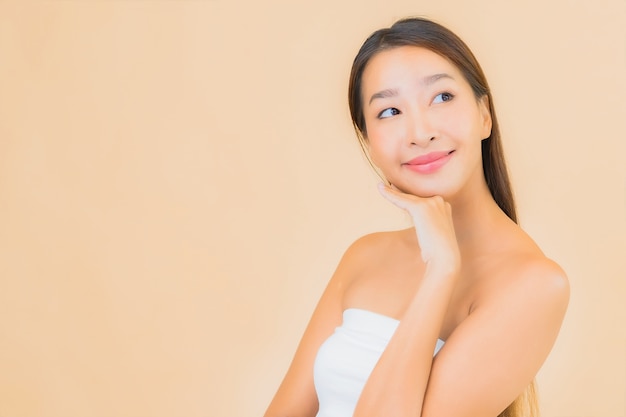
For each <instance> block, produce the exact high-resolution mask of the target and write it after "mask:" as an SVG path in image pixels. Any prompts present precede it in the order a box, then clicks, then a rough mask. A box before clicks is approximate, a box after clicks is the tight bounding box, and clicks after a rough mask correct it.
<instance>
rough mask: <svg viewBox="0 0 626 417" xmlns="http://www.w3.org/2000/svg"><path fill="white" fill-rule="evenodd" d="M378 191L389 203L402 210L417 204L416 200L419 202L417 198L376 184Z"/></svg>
mask: <svg viewBox="0 0 626 417" xmlns="http://www.w3.org/2000/svg"><path fill="white" fill-rule="evenodd" d="M378 191H379V192H380V193H381V194H382V196H383V197H385V198H386V199H387V200H389V201H390V202H391V203H393V204H395V205H396V206H398V207H400V208H401V209H404V210H408V209H409V208H410V207H411V206H414V205H415V204H416V203H417V202H418V201H416V200H421V199H420V198H419V197H416V196H413V195H410V194H405V193H403V192H402V191H400V190H398V189H397V188H396V189H395V190H394V189H393V188H391V187H389V186H386V185H384V184H378Z"/></svg>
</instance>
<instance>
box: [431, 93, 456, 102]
mask: <svg viewBox="0 0 626 417" xmlns="http://www.w3.org/2000/svg"><path fill="white" fill-rule="evenodd" d="M453 98H454V96H453V95H452V94H451V93H439V94H437V95H436V96H435V98H434V99H433V103H435V104H439V103H443V102H445V101H450V100H452V99H453Z"/></svg>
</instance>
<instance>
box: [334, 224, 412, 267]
mask: <svg viewBox="0 0 626 417" xmlns="http://www.w3.org/2000/svg"><path fill="white" fill-rule="evenodd" d="M407 247H410V248H411V249H413V250H415V249H417V239H416V238H415V231H414V229H403V230H393V231H383V232H374V233H370V234H367V235H364V236H361V237H360V238H358V239H357V240H355V241H354V243H352V245H350V247H349V248H348V249H347V250H346V253H345V255H344V260H345V261H348V262H350V261H357V262H358V263H359V264H363V263H364V262H365V263H367V262H372V261H376V260H380V259H381V258H383V257H384V256H386V255H388V254H390V253H394V252H396V251H398V250H400V249H402V248H407Z"/></svg>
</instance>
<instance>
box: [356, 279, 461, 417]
mask: <svg viewBox="0 0 626 417" xmlns="http://www.w3.org/2000/svg"><path fill="white" fill-rule="evenodd" d="M456 274H457V272H456V271H441V270H439V271H435V270H428V269H427V271H426V273H425V274H424V277H423V278H422V282H421V284H420V286H419V289H418V290H417V292H416V294H415V296H414V297H413V300H412V301H411V303H410V304H409V306H408V308H407V310H406V312H405V313H404V316H403V317H402V319H401V320H400V323H399V325H398V328H397V330H396V332H395V333H394V335H393V337H392V338H391V340H390V341H389V344H388V345H387V348H386V349H385V351H384V352H383V354H382V355H381V357H380V360H379V361H378V363H377V364H376V366H375V368H374V370H373V371H372V374H371V375H370V377H369V379H368V380H367V383H366V384H365V386H364V388H363V392H362V393H361V397H360V398H359V402H358V404H357V406H356V409H355V413H354V416H355V417H370V416H372V417H380V416H394V417H409V416H410V417H416V416H420V415H421V409H422V404H423V401H424V396H425V393H426V387H427V385H428V377H429V374H430V369H431V365H432V360H433V352H434V350H435V345H436V342H437V339H438V337H439V332H440V330H441V326H442V323H443V319H444V316H445V314H446V311H447V309H448V304H449V302H450V298H451V295H452V291H453V289H454V283H455V282H456Z"/></svg>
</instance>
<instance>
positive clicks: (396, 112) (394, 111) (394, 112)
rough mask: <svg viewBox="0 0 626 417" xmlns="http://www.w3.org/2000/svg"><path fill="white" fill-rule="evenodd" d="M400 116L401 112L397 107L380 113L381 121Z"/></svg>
mask: <svg viewBox="0 0 626 417" xmlns="http://www.w3.org/2000/svg"><path fill="white" fill-rule="evenodd" d="M399 114H400V110H398V109H396V108H395V107H390V108H388V109H385V110H383V111H381V112H380V113H378V118H379V119H386V118H388V117H391V116H397V115H399Z"/></svg>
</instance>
